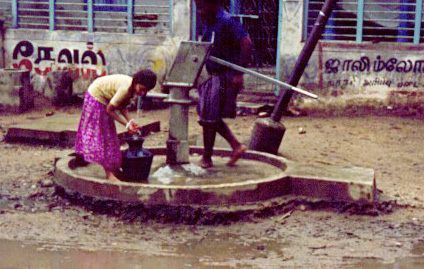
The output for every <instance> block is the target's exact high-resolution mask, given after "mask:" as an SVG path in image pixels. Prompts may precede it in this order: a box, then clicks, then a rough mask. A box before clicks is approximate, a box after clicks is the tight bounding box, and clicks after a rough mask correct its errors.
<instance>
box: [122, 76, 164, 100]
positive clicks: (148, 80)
mask: <svg viewBox="0 0 424 269" xmlns="http://www.w3.org/2000/svg"><path fill="white" fill-rule="evenodd" d="M156 79H157V78H156V74H155V72H153V71H152V70H149V69H142V70H140V71H138V72H137V73H135V74H134V75H133V76H132V82H131V86H130V88H129V89H128V96H127V98H125V99H124V100H123V101H122V103H121V105H120V107H126V106H128V105H129V104H130V101H131V98H133V96H134V93H135V85H137V84H141V85H144V86H145V87H146V88H147V90H148V91H150V90H151V89H153V88H154V87H155V86H156Z"/></svg>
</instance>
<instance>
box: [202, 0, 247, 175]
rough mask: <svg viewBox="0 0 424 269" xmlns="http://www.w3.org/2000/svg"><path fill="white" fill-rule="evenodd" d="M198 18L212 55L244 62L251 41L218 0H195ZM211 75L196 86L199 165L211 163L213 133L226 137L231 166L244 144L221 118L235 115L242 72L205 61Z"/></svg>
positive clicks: (239, 62)
mask: <svg viewBox="0 0 424 269" xmlns="http://www.w3.org/2000/svg"><path fill="white" fill-rule="evenodd" d="M195 3H196V6H197V10H198V14H199V15H200V18H201V19H203V24H202V26H203V29H202V41H207V42H211V41H213V42H214V43H213V45H214V46H213V48H212V51H211V56H215V57H217V58H221V59H223V60H225V61H228V62H231V63H234V64H237V65H241V66H246V65H247V63H248V60H249V57H250V53H251V48H252V41H251V40H250V37H249V34H248V33H247V32H246V31H245V30H244V29H243V26H242V25H241V23H240V21H238V20H237V19H235V18H233V17H232V16H231V15H230V14H229V13H227V12H226V11H224V9H223V8H222V7H221V1H220V0H196V2H195ZM206 69H207V71H208V73H209V75H210V78H209V79H208V80H206V81H205V82H204V83H203V84H202V85H200V86H199V89H198V90H199V97H200V98H199V104H198V114H199V123H200V125H201V126H202V128H203V142H204V153H203V156H202V159H201V160H200V166H201V167H203V168H209V167H212V166H213V162H212V154H213V148H214V144H215V137H216V134H217V133H218V134H220V135H221V136H222V137H223V138H224V139H225V140H227V141H228V143H229V144H230V146H231V148H232V149H233V153H232V155H231V159H230V160H229V161H228V163H227V165H228V166H233V165H234V164H235V163H236V162H237V160H238V159H239V158H240V157H241V156H242V155H243V153H244V152H245V151H246V149H247V147H246V146H245V145H243V144H241V143H240V141H238V139H237V137H236V136H235V135H234V134H233V132H232V131H231V130H230V128H229V126H228V125H227V124H226V123H225V122H224V120H223V119H224V118H235V116H236V101H237V94H238V93H239V92H240V90H241V89H242V88H243V74H242V73H239V72H236V71H233V70H231V69H229V68H226V67H223V66H221V65H218V64H216V63H213V62H210V61H207V62H206Z"/></svg>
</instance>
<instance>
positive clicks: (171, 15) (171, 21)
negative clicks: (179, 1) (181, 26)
mask: <svg viewBox="0 0 424 269" xmlns="http://www.w3.org/2000/svg"><path fill="white" fill-rule="evenodd" d="M169 34H170V35H171V36H173V35H174V0H169Z"/></svg>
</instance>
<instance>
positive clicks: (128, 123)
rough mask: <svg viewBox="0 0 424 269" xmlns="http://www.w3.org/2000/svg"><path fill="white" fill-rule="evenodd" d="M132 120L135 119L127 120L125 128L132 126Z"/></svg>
mask: <svg viewBox="0 0 424 269" xmlns="http://www.w3.org/2000/svg"><path fill="white" fill-rule="evenodd" d="M132 121H134V119H130V120H129V121H128V122H127V125H126V126H125V128H126V129H128V128H129V127H130V124H131V122H132Z"/></svg>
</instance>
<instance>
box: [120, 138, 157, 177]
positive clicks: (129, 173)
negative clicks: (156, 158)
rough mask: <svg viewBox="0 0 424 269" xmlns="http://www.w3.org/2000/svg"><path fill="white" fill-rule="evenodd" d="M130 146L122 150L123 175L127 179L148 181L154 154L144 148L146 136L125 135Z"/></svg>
mask: <svg viewBox="0 0 424 269" xmlns="http://www.w3.org/2000/svg"><path fill="white" fill-rule="evenodd" d="M125 141H126V142H127V143H128V145H129V148H128V149H126V150H124V151H123V152H122V177H123V180H125V181H132V182H146V181H147V178H148V177H149V174H150V168H151V166H152V161H153V154H152V153H151V152H150V151H148V150H147V149H143V142H144V138H142V137H140V136H138V135H128V136H126V137H125Z"/></svg>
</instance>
